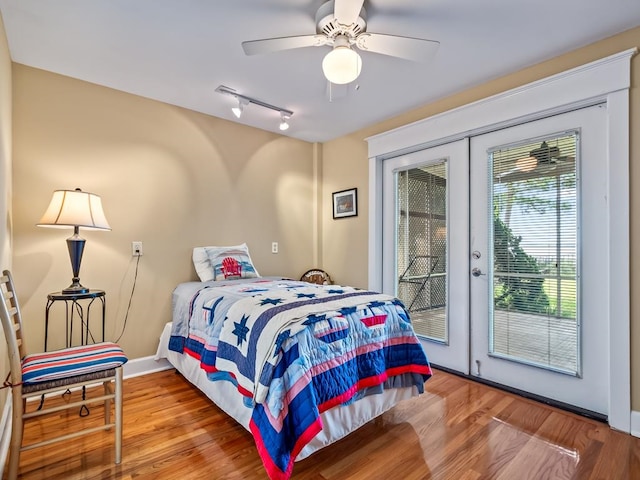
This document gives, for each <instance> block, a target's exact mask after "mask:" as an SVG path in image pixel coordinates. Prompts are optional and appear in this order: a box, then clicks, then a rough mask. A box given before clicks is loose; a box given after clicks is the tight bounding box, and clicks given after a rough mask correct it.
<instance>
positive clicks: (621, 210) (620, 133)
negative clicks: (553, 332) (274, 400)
mask: <svg viewBox="0 0 640 480" xmlns="http://www.w3.org/2000/svg"><path fill="white" fill-rule="evenodd" d="M636 53H637V49H636V48H632V49H629V50H625V51H623V52H620V53H617V54H615V55H611V56H609V57H605V58H603V59H600V60H597V61H595V62H591V63H588V64H586V65H582V66H580V67H577V68H573V69H571V70H567V71H565V72H561V73H559V74H556V75H553V76H550V77H547V78H544V79H541V80H538V81H536V82H533V83H529V84H527V85H524V86H521V87H518V88H516V89H512V90H508V91H506V92H503V93H500V94H498V95H494V96H491V97H488V98H485V99H483V100H480V101H477V102H474V103H471V104H468V105H464V106H462V107H459V108H455V109H453V110H449V111H446V112H443V113H440V114H438V115H435V116H432V117H429V118H425V119H423V120H420V121H418V122H415V123H411V124H409V125H405V126H403V127H399V128H396V129H394V130H390V131H388V132H383V133H381V134H378V135H375V136H372V137H369V138H367V139H366V140H367V142H368V148H369V205H370V206H371V208H370V210H369V258H368V263H369V265H368V267H369V278H368V279H369V288H370V289H373V290H382V265H383V260H384V259H383V256H382V205H383V201H384V199H383V198H382V191H383V190H382V171H383V170H382V164H383V162H384V161H385V160H387V159H389V158H394V157H397V156H399V155H404V154H407V153H410V152H415V151H419V150H423V149H425V148H430V147H433V146H437V145H442V144H445V143H448V142H451V141H454V140H459V139H462V138H465V137H470V136H474V135H479V134H482V133H487V132H491V131H495V130H499V129H502V128H505V127H509V126H514V125H518V124H520V123H526V122H530V121H533V120H537V119H540V118H544V117H548V116H550V115H554V114H557V113H564V112H568V111H571V110H576V109H578V108H581V107H584V106H588V105H595V104H597V103H603V102H604V103H606V105H607V109H608V112H609V118H608V123H607V138H608V140H609V141H608V145H607V151H608V157H607V159H606V162H607V165H608V172H609V176H608V178H607V191H608V195H609V212H610V213H611V212H615V215H612V214H610V215H609V224H608V226H607V227H608V235H609V238H610V239H611V243H610V245H611V248H610V251H609V252H607V253H608V265H609V271H608V272H607V275H608V277H609V281H608V283H607V286H608V288H609V304H608V308H607V309H608V313H609V355H610V357H609V425H610V426H611V427H613V428H616V429H618V430H621V431H623V432H627V433H629V432H630V429H631V363H630V362H631V360H630V359H631V348H630V285H629V283H630V279H629V274H630V272H629V213H630V205H629V180H628V178H629V88H630V86H631V58H632V57H633V55H635V54H636ZM386 293H389V292H386Z"/></svg>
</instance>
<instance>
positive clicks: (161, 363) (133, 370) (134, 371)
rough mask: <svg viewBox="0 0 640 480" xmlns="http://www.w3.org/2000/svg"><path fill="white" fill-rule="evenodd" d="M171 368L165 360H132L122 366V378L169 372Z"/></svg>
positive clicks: (146, 358) (152, 358)
mask: <svg viewBox="0 0 640 480" xmlns="http://www.w3.org/2000/svg"><path fill="white" fill-rule="evenodd" d="M170 368H173V365H171V364H170V363H169V361H168V360H167V359H166V358H159V359H157V360H156V358H155V356H153V355H151V356H149V357H142V358H134V359H133V360H129V361H128V362H127V363H125V364H124V372H123V374H124V378H133V377H139V376H140V375H147V374H149V373H155V372H161V371H163V370H169V369H170Z"/></svg>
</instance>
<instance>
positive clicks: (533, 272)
mask: <svg viewBox="0 0 640 480" xmlns="http://www.w3.org/2000/svg"><path fill="white" fill-rule="evenodd" d="M605 121H606V110H605V108H604V107H602V106H594V107H589V108H585V109H581V110H577V111H574V112H570V113H565V114H561V115H557V116H554V117H550V118H546V119H543V120H538V121H535V122H530V123H527V124H523V125H519V126H515V127H510V128H506V129H501V130H498V131H495V132H491V133H488V134H484V135H479V136H475V137H472V138H470V139H465V140H461V141H457V142H454V143H450V144H446V145H442V146H439V147H434V148H430V149H427V150H423V151H419V152H415V153H412V154H409V155H404V156H401V157H397V158H394V159H391V160H387V161H385V164H384V167H383V168H384V169H383V183H384V186H383V187H384V192H385V193H384V196H385V198H393V199H394V201H392V202H384V206H383V210H384V212H383V225H384V228H383V232H384V233H383V235H384V239H383V258H384V261H383V290H384V291H387V292H395V294H396V295H397V296H398V297H399V298H400V299H401V300H403V302H404V303H405V305H406V306H407V307H408V308H409V310H410V313H411V317H412V321H413V323H414V328H415V330H416V333H417V334H418V335H419V336H420V337H421V339H422V340H423V343H424V345H425V350H426V351H427V354H428V355H429V357H430V359H431V361H432V362H433V363H434V364H436V365H440V366H443V367H447V368H451V369H453V370H456V371H459V372H462V373H465V374H469V375H472V376H476V377H480V378H483V379H486V380H489V381H492V382H496V383H499V384H503V385H506V386H509V387H513V388H517V389H519V390H523V391H526V392H530V393H534V394H537V395H541V396H544V397H548V398H552V399H554V400H557V401H561V402H564V403H567V404H570V405H574V406H577V407H580V408H584V409H588V410H591V411H594V412H598V413H601V414H605V415H606V414H607V409H608V398H607V392H608V371H609V368H608V366H609V365H608V355H607V342H606V339H607V337H608V323H607V315H606V312H607V302H608V292H607V285H608V281H607V274H606V272H607V271H608V268H607V264H606V253H605V252H607V251H608V243H607V242H608V239H607V238H606V234H605V232H606V229H605V228H603V225H606V223H607V222H608V218H607V207H606V168H607V166H606V162H605V161H604V159H605V158H606V150H605V148H606V138H605V131H606V130H605Z"/></svg>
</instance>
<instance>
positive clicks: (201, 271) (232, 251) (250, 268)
mask: <svg viewBox="0 0 640 480" xmlns="http://www.w3.org/2000/svg"><path fill="white" fill-rule="evenodd" d="M193 266H194V267H195V269H196V273H197V274H198V277H200V280H201V281H203V282H208V281H210V280H234V279H239V278H255V277H259V276H260V274H258V272H257V270H256V268H255V267H254V265H253V262H252V261H251V256H250V255H249V248H248V247H247V244H246V243H243V244H240V245H232V246H226V247H214V246H211V247H196V248H194V249H193Z"/></svg>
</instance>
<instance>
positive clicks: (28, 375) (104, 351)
mask: <svg viewBox="0 0 640 480" xmlns="http://www.w3.org/2000/svg"><path fill="white" fill-rule="evenodd" d="M126 362H127V357H126V356H125V354H124V352H123V351H122V348H120V346H119V345H117V344H115V343H111V342H103V343H96V344H92V345H85V346H79V347H71V348H65V349H63V350H55V351H53V352H44V353H34V354H33V355H27V356H26V357H24V360H22V383H23V384H29V383H36V382H47V381H50V380H56V379H60V378H66V377H73V376H77V375H83V374H86V373H91V372H96V371H99V370H107V369H110V368H115V367H119V366H120V365H123V364H125V363H126Z"/></svg>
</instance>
